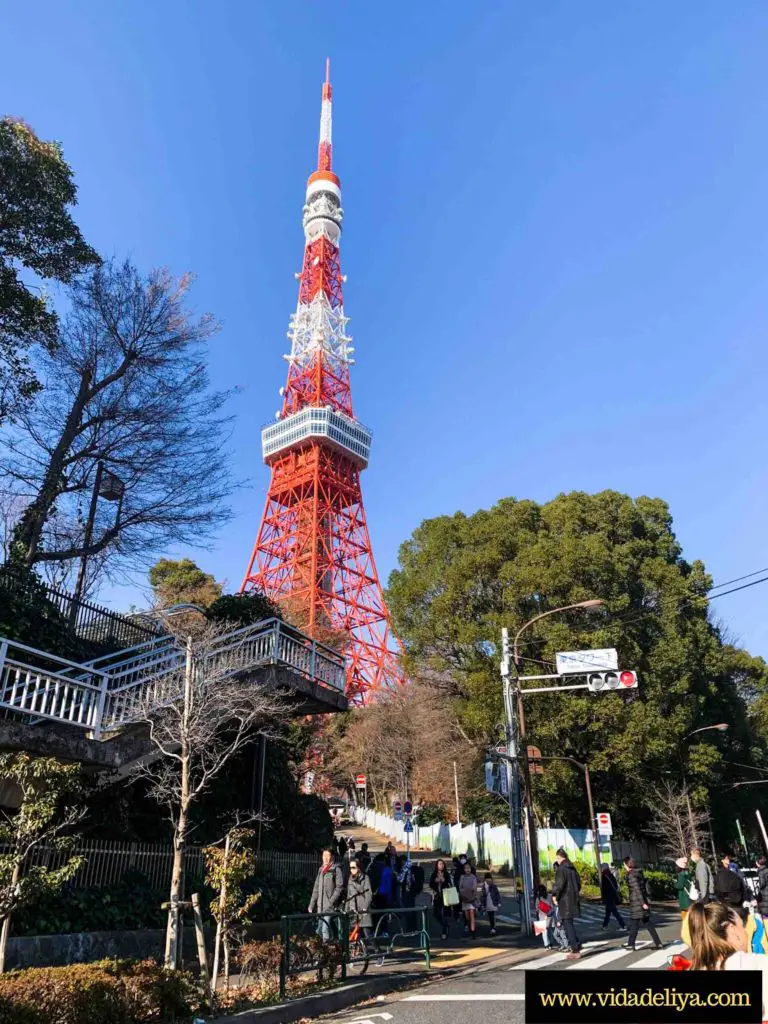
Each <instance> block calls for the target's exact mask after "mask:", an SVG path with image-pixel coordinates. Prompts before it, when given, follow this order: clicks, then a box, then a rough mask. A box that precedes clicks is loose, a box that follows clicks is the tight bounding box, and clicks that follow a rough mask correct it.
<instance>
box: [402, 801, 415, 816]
mask: <svg viewBox="0 0 768 1024" xmlns="http://www.w3.org/2000/svg"><path fill="white" fill-rule="evenodd" d="M412 813H413V804H412V803H411V801H410V800H406V801H405V803H404V804H403V814H412Z"/></svg>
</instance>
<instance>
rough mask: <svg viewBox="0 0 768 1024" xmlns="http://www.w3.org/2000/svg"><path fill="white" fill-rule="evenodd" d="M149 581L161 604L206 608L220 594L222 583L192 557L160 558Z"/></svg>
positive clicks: (167, 606) (161, 605)
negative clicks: (204, 570) (183, 604)
mask: <svg viewBox="0 0 768 1024" xmlns="http://www.w3.org/2000/svg"><path fill="white" fill-rule="evenodd" d="M149 583H150V586H151V587H152V590H153V591H154V595H155V601H156V602H157V603H158V604H159V605H160V607H161V608H170V607H171V605H175V604H182V603H185V604H196V605H199V606H200V607H201V608H207V607H208V605H210V604H213V602H214V601H215V600H216V599H217V598H219V597H221V589H222V584H221V583H217V582H216V580H215V578H214V577H213V576H211V574H210V573H208V572H203V570H202V569H201V568H200V566H199V565H197V563H196V562H193V561H192V559H191V558H179V559H173V558H160V559H159V560H158V561H157V562H155V564H154V565H153V566H152V568H151V569H150V570H149Z"/></svg>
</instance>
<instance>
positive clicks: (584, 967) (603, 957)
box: [566, 939, 651, 971]
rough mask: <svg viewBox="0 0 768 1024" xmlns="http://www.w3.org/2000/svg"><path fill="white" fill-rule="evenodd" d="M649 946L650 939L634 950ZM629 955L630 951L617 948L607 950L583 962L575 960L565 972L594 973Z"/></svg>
mask: <svg viewBox="0 0 768 1024" xmlns="http://www.w3.org/2000/svg"><path fill="white" fill-rule="evenodd" d="M650 944H651V940H650V939H648V940H646V941H645V942H638V943H637V945H636V946H635V949H641V948H642V947H643V946H650ZM631 953H632V950H631V949H622V948H621V946H619V948H618V949H608V950H606V952H605V953H598V954H597V956H587V957H584V959H583V960H577V961H576V962H575V963H572V964H568V967H567V968H566V970H568V971H596V970H599V969H600V968H601V967H605V965H606V964H610V963H613V961H614V960H620V959H621V958H622V957H623V956H630V955H631Z"/></svg>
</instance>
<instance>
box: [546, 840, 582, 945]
mask: <svg viewBox="0 0 768 1024" xmlns="http://www.w3.org/2000/svg"><path fill="white" fill-rule="evenodd" d="M555 863H556V864H557V868H556V869H555V884H554V885H553V886H552V898H553V900H554V902H555V906H556V907H557V912H558V915H559V917H560V920H561V922H562V925H563V928H564V929H565V934H566V935H567V936H568V950H569V952H568V959H569V960H579V959H581V943H580V942H579V937H578V935H577V934H576V925H575V924H574V923H573V919H574V917H578V915H579V911H580V906H579V893H580V892H581V879H580V878H579V873H578V871H577V870H576V868H575V867H574V866H573V864H571V862H570V860H569V859H568V854H567V853H566V852H565V850H564V849H563V848H562V847H560V849H559V850H558V851H557V853H556V854H555Z"/></svg>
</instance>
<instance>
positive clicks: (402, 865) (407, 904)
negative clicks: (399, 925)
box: [395, 854, 416, 932]
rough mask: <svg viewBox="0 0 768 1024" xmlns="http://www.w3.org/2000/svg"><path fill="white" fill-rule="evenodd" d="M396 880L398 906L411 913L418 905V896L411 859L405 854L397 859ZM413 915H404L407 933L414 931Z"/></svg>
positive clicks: (404, 925)
mask: <svg viewBox="0 0 768 1024" xmlns="http://www.w3.org/2000/svg"><path fill="white" fill-rule="evenodd" d="M395 878H396V880H397V897H398V899H397V905H398V906H399V907H402V908H403V910H405V911H409V910H411V909H412V908H413V907H414V906H415V905H416V896H415V894H414V892H413V884H412V883H413V869H412V867H411V860H410V857H405V856H404V855H403V854H400V856H399V857H398V858H397V865H396V867H395ZM413 917H414V915H413V914H409V913H405V914H403V927H404V929H405V931H407V932H409V931H413Z"/></svg>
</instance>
